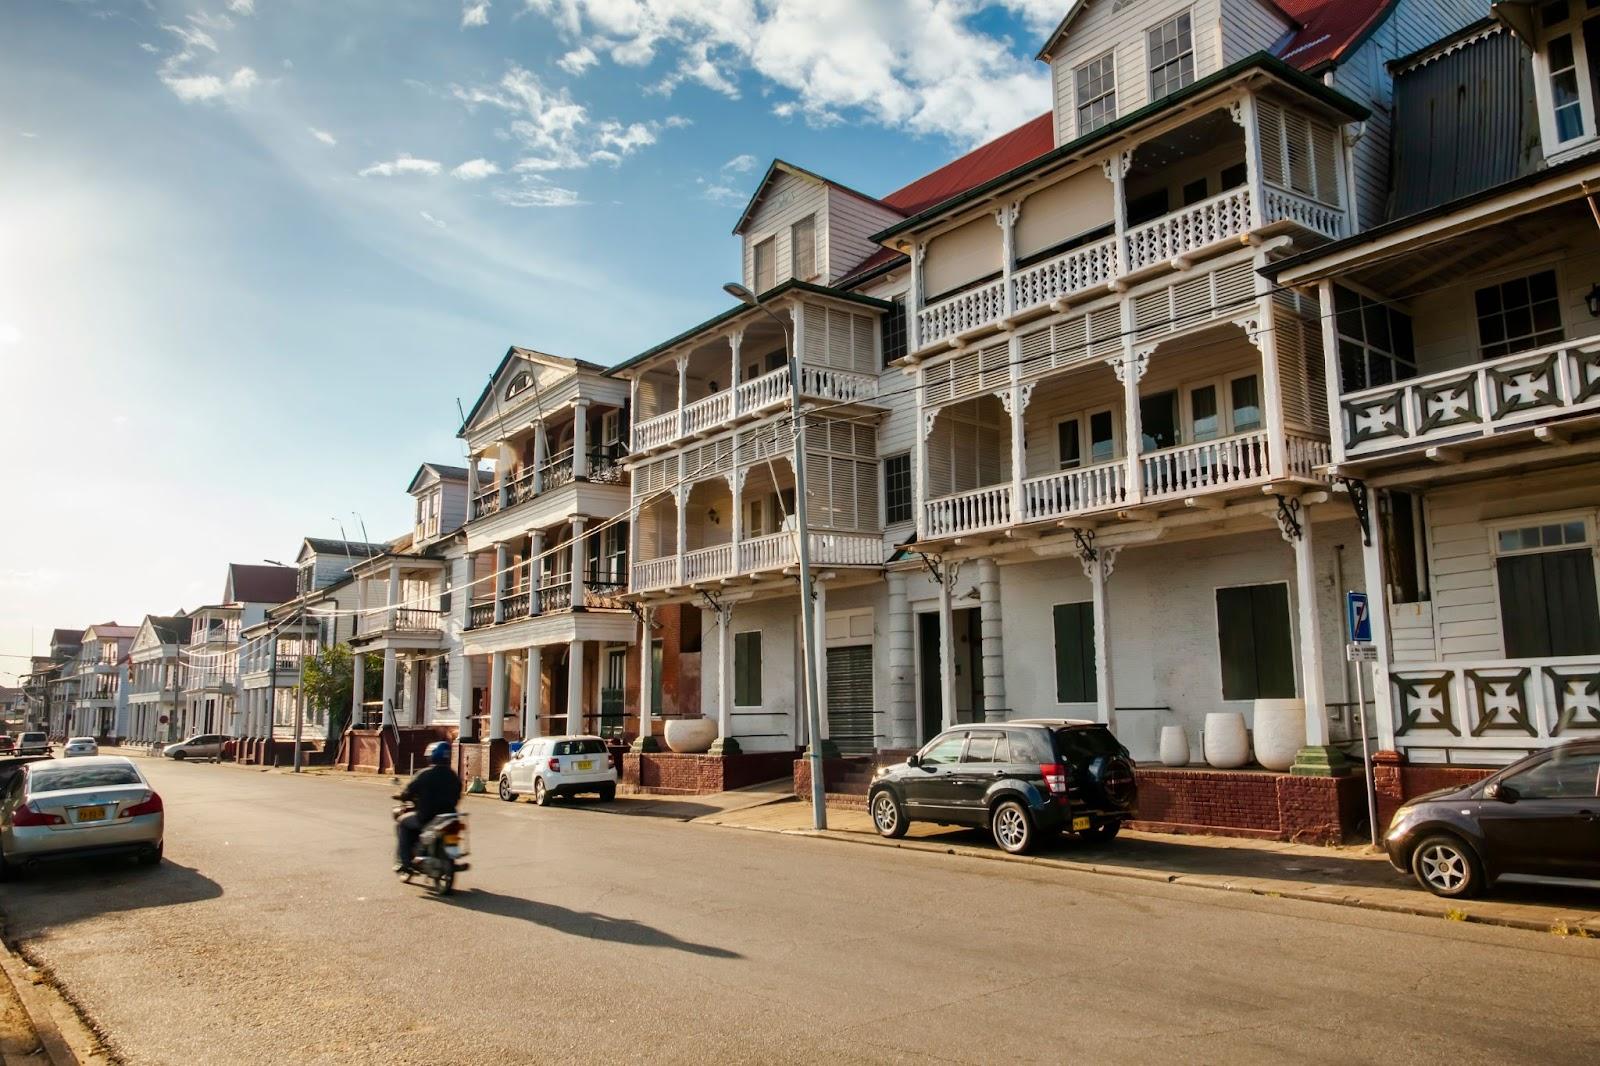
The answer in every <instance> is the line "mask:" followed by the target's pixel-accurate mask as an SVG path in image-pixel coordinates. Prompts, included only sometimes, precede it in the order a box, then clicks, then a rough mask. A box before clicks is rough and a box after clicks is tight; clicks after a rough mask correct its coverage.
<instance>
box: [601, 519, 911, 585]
mask: <svg viewBox="0 0 1600 1066" xmlns="http://www.w3.org/2000/svg"><path fill="white" fill-rule="evenodd" d="M798 547H799V545H798V542H797V540H796V538H795V535H794V533H792V532H783V533H771V534H767V535H766V536H760V537H751V538H749V539H748V540H744V541H741V542H739V543H738V544H737V545H734V544H719V545H716V546H715V547H711V548H700V549H697V550H695V551H692V552H688V553H686V554H685V555H684V557H683V574H684V581H685V582H686V583H691V584H692V583H694V582H699V581H718V580H722V579H723V578H731V577H736V576H739V575H741V574H756V573H761V572H763V571H770V570H781V569H783V568H785V567H790V566H795V565H796V564H797V563H798V562H799V552H798ZM811 563H812V565H813V566H880V565H882V563H883V539H882V538H881V537H879V536H877V535H874V534H871V533H813V534H811ZM677 584H679V581H678V557H677V556H675V555H669V556H665V557H663V558H660V559H649V560H646V561H644V562H636V563H634V564H633V583H632V588H631V591H633V592H649V591H652V590H655V589H664V588H671V587H673V586H675V585H677Z"/></svg>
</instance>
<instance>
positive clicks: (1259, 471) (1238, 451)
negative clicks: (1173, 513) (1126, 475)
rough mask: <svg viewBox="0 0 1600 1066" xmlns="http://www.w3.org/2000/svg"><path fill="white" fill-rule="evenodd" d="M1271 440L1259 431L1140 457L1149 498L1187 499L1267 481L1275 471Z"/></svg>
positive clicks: (1146, 495)
mask: <svg viewBox="0 0 1600 1066" xmlns="http://www.w3.org/2000/svg"><path fill="white" fill-rule="evenodd" d="M1267 439H1268V435H1267V433H1266V432H1265V431H1264V430H1258V431H1257V432H1254V433H1241V434H1239V435H1237V436H1233V437H1222V438H1220V439H1218V440H1208V441H1202V442H1201V443H1199V444H1186V445H1183V446H1182V447H1179V448H1164V449H1162V450H1161V451H1158V452H1150V453H1149V454H1147V455H1143V456H1140V458H1139V469H1140V472H1141V474H1142V476H1143V478H1144V496H1145V499H1149V500H1155V499H1161V498H1163V497H1171V496H1187V495H1192V494H1193V493H1196V492H1204V491H1206V490H1208V489H1213V488H1219V487H1222V486H1225V485H1237V484H1242V483H1244V482H1247V481H1254V480H1261V479H1265V478H1266V477H1268V476H1269V474H1270V470H1271V467H1270V451H1269V448H1268V446H1267Z"/></svg>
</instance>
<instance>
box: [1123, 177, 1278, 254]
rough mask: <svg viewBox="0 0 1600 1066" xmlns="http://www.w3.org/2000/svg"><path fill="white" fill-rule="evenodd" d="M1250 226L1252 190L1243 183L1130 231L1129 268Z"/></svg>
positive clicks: (1227, 236)
mask: <svg viewBox="0 0 1600 1066" xmlns="http://www.w3.org/2000/svg"><path fill="white" fill-rule="evenodd" d="M1249 229H1250V190H1249V189H1248V188H1247V187H1244V186H1241V187H1239V188H1237V189H1229V190H1228V191H1227V192H1224V193H1219V194H1218V195H1216V196H1213V197H1210V198H1209V199H1205V200H1201V201H1199V202H1198V203H1195V204H1191V205H1190V206H1188V207H1186V208H1184V209H1183V210H1182V211H1174V212H1172V213H1171V214H1169V215H1162V216H1161V217H1160V218H1158V219H1155V220H1153V221H1150V222H1146V223H1143V224H1142V225H1138V226H1135V227H1133V228H1132V229H1130V230H1129V231H1128V269H1130V270H1142V269H1144V268H1145V267H1147V266H1153V265H1155V264H1156V263H1164V262H1166V261H1168V260H1171V259H1176V258H1178V257H1179V256H1182V255H1186V254H1188V253H1189V252H1193V251H1197V250H1199V249H1201V248H1204V247H1206V246H1207V245H1210V244H1216V243H1217V242H1218V241H1224V240H1227V239H1228V238H1230V237H1237V236H1238V235H1239V234H1241V233H1245V232H1248V231H1249Z"/></svg>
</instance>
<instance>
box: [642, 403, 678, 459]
mask: <svg viewBox="0 0 1600 1066" xmlns="http://www.w3.org/2000/svg"><path fill="white" fill-rule="evenodd" d="M677 438H678V412H677V411H668V412H667V413H666V414H664V415H656V416H655V417H654V418H647V419H645V420H644V421H643V422H636V423H634V426H633V450H634V451H636V452H643V451H649V450H650V449H651V448H659V447H661V446H662V445H663V444H669V443H671V442H672V441H674V440H676V439H677Z"/></svg>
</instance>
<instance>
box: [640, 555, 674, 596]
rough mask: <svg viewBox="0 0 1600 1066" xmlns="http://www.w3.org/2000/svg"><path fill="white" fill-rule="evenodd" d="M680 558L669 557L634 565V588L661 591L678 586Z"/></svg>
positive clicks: (646, 560)
mask: <svg viewBox="0 0 1600 1066" xmlns="http://www.w3.org/2000/svg"><path fill="white" fill-rule="evenodd" d="M677 581H678V557H677V556H676V555H667V556H664V557H662V558H660V559H644V560H641V561H639V562H636V563H634V564H633V587H634V589H635V590H638V589H659V588H666V587H667V586H668V585H674V584H677Z"/></svg>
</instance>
